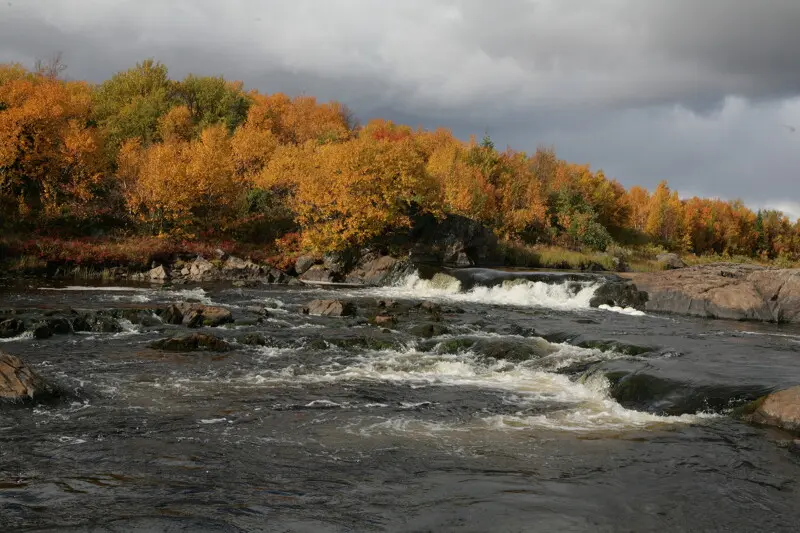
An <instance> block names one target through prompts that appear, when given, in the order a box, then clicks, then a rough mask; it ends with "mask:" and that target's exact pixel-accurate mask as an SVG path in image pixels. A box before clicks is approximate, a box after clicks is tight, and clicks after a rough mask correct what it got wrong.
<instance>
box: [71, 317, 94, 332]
mask: <svg viewBox="0 0 800 533" xmlns="http://www.w3.org/2000/svg"><path fill="white" fill-rule="evenodd" d="M72 331H74V332H76V333H77V332H80V331H92V325H91V324H90V323H89V320H87V318H86V316H84V315H78V316H76V317H74V318H73V319H72Z"/></svg>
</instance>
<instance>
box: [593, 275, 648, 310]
mask: <svg viewBox="0 0 800 533" xmlns="http://www.w3.org/2000/svg"><path fill="white" fill-rule="evenodd" d="M646 303H647V293H646V292H644V291H640V290H639V289H638V288H637V287H636V285H634V284H632V283H631V282H629V281H627V280H617V279H614V280H610V279H609V280H608V281H606V282H605V283H603V285H601V286H600V287H598V289H597V290H596V291H595V292H594V295H593V296H592V299H591V300H590V301H589V305H590V306H592V307H600V306H601V305H610V306H612V307H633V308H635V309H644V308H645V306H646Z"/></svg>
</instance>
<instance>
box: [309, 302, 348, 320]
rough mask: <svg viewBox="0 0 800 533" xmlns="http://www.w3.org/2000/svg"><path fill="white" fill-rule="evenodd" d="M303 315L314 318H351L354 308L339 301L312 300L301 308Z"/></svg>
mask: <svg viewBox="0 0 800 533" xmlns="http://www.w3.org/2000/svg"><path fill="white" fill-rule="evenodd" d="M303 313H305V314H307V315H316V316H353V315H355V314H356V306H355V305H354V304H353V303H352V302H343V301H341V300H314V301H312V302H310V303H309V304H308V306H306V307H305V308H303Z"/></svg>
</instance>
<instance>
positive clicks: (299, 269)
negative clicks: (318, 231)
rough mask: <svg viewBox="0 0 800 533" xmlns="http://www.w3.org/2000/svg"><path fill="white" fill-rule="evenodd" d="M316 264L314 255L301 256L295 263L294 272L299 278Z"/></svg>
mask: <svg viewBox="0 0 800 533" xmlns="http://www.w3.org/2000/svg"><path fill="white" fill-rule="evenodd" d="M315 262H316V261H315V260H314V256H313V255H301V256H300V257H298V258H297V261H295V262H294V271H295V273H296V274H297V275H298V276H299V275H301V274H305V273H306V271H308V269H309V268H311V267H312V266H314V263H315Z"/></svg>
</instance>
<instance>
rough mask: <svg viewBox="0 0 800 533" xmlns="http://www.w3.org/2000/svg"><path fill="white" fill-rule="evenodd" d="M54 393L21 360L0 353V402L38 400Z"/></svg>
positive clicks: (49, 386) (51, 388) (50, 387)
mask: <svg viewBox="0 0 800 533" xmlns="http://www.w3.org/2000/svg"><path fill="white" fill-rule="evenodd" d="M54 392H55V390H54V388H53V387H52V386H51V385H49V384H48V383H47V382H45V381H44V380H43V379H42V378H41V377H39V375H38V374H37V373H36V372H34V371H33V370H32V369H31V368H30V367H29V366H28V365H26V364H25V363H23V362H22V360H21V359H19V358H18V357H15V356H13V355H9V354H7V353H4V352H0V400H2V401H5V402H22V401H29V400H38V399H42V398H43V397H45V396H50V395H52V394H54Z"/></svg>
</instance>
